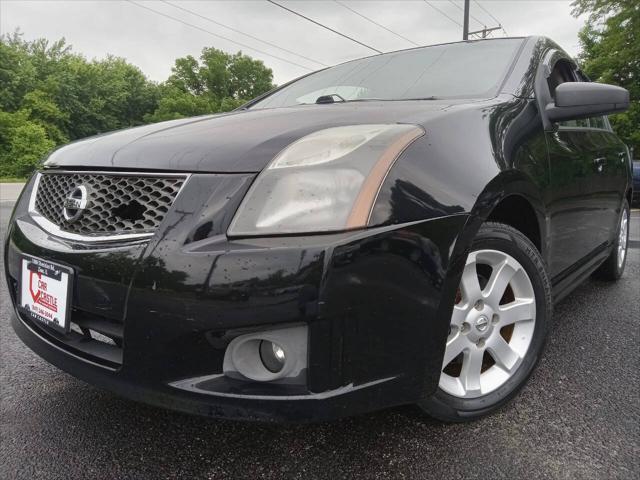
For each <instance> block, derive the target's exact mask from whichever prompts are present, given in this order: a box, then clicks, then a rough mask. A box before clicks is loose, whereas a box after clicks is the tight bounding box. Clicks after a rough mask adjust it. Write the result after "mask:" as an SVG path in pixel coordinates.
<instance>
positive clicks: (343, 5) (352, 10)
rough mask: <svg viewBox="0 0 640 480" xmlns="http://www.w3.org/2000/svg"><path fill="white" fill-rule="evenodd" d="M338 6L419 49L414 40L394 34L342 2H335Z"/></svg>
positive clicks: (337, 0)
mask: <svg viewBox="0 0 640 480" xmlns="http://www.w3.org/2000/svg"><path fill="white" fill-rule="evenodd" d="M334 1H335V2H336V3H337V4H339V5H341V6H342V7H344V8H346V9H347V10H349V11H350V12H353V13H355V14H356V15H358V16H359V17H362V18H364V19H365V20H366V21H368V22H370V23H373V24H374V25H377V26H378V27H380V28H382V29H383V30H386V31H387V32H389V33H392V34H394V35H395V36H396V37H399V38H401V39H403V40H405V41H407V42H409V43H410V44H411V45H415V46H416V47H419V46H420V45H418V44H417V43H416V42H414V41H413V40H409V39H408V38H407V37H405V36H403V35H400V34H399V33H397V32H394V31H393V30H391V29H390V28H387V27H385V26H384V25H381V24H380V23H378V22H376V21H375V20H373V19H371V18H369V17H367V16H366V15H363V14H362V13H360V12H357V11H355V10H354V9H353V8H351V7H349V6H348V5H345V4H344V3H342V2H340V1H339V0H334Z"/></svg>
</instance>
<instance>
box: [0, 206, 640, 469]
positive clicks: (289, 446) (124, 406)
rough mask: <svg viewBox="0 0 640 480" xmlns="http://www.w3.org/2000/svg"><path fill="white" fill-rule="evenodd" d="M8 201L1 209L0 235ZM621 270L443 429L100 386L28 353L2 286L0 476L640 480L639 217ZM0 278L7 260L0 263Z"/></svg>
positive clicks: (378, 416)
mask: <svg viewBox="0 0 640 480" xmlns="http://www.w3.org/2000/svg"><path fill="white" fill-rule="evenodd" d="M10 208H11V203H10V202H2V203H0V224H1V225H0V227H1V233H2V237H3V238H4V234H5V232H6V226H7V221H8V217H9V213H10ZM630 247H631V248H630V251H629V258H628V263H627V270H626V273H625V275H624V277H623V278H622V279H621V280H620V281H619V282H617V283H615V284H610V283H605V282H601V281H597V280H589V281H588V282H586V283H585V284H584V285H582V286H581V287H579V288H578V289H577V290H576V291H575V292H574V293H573V294H572V295H571V296H570V297H569V298H568V299H566V300H565V301H563V302H562V303H560V304H559V305H558V306H557V307H556V311H555V315H554V324H553V328H552V332H551V337H550V339H549V342H548V346H547V349H546V352H545V354H544V357H543V359H542V361H541V363H540V365H539V367H538V369H537V370H536V372H535V373H534V374H533V376H532V377H531V380H530V381H529V383H528V385H527V386H526V387H525V388H524V390H523V391H522V393H521V394H520V396H519V397H518V398H517V399H516V400H515V401H514V402H512V403H511V404H509V405H508V406H507V407H505V408H504V409H502V410H501V411H500V412H498V413H497V414H495V415H493V416H491V417H488V418H485V419H482V420H479V421H477V422H474V423H469V424H454V425H451V424H443V423H439V422H437V421H435V420H432V419H430V418H428V417H426V416H424V415H423V414H421V413H420V412H419V411H418V410H417V409H416V408H414V407H411V406H407V407H401V408H394V409H389V410H385V411H382V412H377V413H372V414H368V415H364V416H360V417H355V418H350V419H346V420H340V421H336V422H332V423H324V424H318V425H304V426H282V425H264V424H251V423H236V422H227V421H219V420H209V419H205V418H200V417H194V416H189V415H184V414H180V413H173V412H170V411H165V410H162V409H158V408H153V407H148V406H145V405H142V404H138V403H134V402H131V401H128V400H124V399H122V398H119V397H117V396H115V395H113V394H111V393H109V392H105V391H101V390H99V389H97V388H94V387H92V386H89V385H87V384H85V383H83V382H81V381H80V380H76V379H75V378H73V377H71V376H69V375H67V374H65V373H63V372H62V371H60V370H58V369H56V368H55V367H53V366H51V365H49V364H48V363H46V362H45V361H44V360H42V359H40V358H39V357H38V356H36V355H35V354H33V353H32V352H31V351H30V350H29V349H27V347H25V346H24V345H23V344H22V343H21V342H20V341H19V340H18V339H17V337H16V336H15V334H14V333H13V331H12V329H11V327H10V325H9V305H8V302H9V300H8V294H7V289H6V285H5V283H4V279H2V281H1V282H0V284H1V290H0V301H1V302H2V304H1V305H2V311H1V313H0V478H2V479H14V478H15V479H39V478H42V479H48V480H52V479H58V478H59V479H119V478H123V479H164V478H167V479H173V478H188V479H191V478H250V479H256V478H299V479H312V478H330V479H338V478H410V479H418V478H442V479H445V478H446V479H457V478H477V479H494V478H527V479H542V478H554V479H555V478H558V479H578V478H579V479H591V478H597V479H613V478H639V477H640V446H639V444H640V374H639V367H640V348H639V347H638V345H639V344H640V212H638V211H636V212H634V213H633V219H632V223H631V245H630ZM0 271H2V272H4V266H2V268H1V269H0Z"/></svg>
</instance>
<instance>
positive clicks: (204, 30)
mask: <svg viewBox="0 0 640 480" xmlns="http://www.w3.org/2000/svg"><path fill="white" fill-rule="evenodd" d="M125 1H127V2H129V3H131V4H133V5H135V6H137V7H140V8H144V9H145V10H149V11H150V12H153V13H155V14H157V15H160V16H162V17H165V18H169V19H171V20H174V21H176V22H179V23H182V24H183V25H186V26H188V27H191V28H195V29H196V30H200V31H201V32H204V33H208V34H209V35H213V36H214V37H217V38H221V39H222V40H225V41H227V42H230V43H235V44H236V45H240V46H241V47H244V48H246V49H248V50H253V51H254V52H258V53H261V54H262V55H266V56H268V57H271V58H275V59H277V60H280V61H281V62H286V63H289V64H291V65H295V66H296V67H300V68H303V69H305V70H308V71H310V72H311V71H313V69H311V68H309V67H305V66H304V65H300V64H299V63H296V62H292V61H291V60H287V59H286V58H282V57H278V56H277V55H273V54H271V53H267V52H265V51H263V50H259V49H257V48H255V47H250V46H249V45H246V44H244V43H240V42H237V41H235V40H231V39H230V38H227V37H223V36H222V35H218V34H217V33H213V32H211V31H209V30H207V29H205V28H202V27H199V26H197V25H194V24H192V23H189V22H185V21H184V20H180V19H179V18H176V17H173V16H171V15H168V14H166V13H162V12H160V11H158V10H154V9H153V8H151V7H147V6H146V5H141V4H139V3H138V2H134V1H133V0H125Z"/></svg>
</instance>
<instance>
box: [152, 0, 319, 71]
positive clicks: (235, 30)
mask: <svg viewBox="0 0 640 480" xmlns="http://www.w3.org/2000/svg"><path fill="white" fill-rule="evenodd" d="M161 1H162V3H166V4H167V5H170V6H172V7H173V8H177V9H179V10H182V11H183V12H187V13H190V14H191V15H195V16H196V17H199V18H202V19H203V20H206V21H208V22H211V23H213V24H215V25H218V26H220V27H222V28H226V29H227V30H231V31H232V32H235V33H239V34H240V35H244V36H245V37H249V38H252V39H253V40H256V41H258V42H261V43H264V44H266V45H269V46H271V47H274V48H277V49H278V50H282V51H283V52H287V53H289V54H291V55H295V56H296V57H300V58H304V59H305V60H308V61H310V62H313V63H317V64H318V65H322V66H323V67H328V66H329V65H327V64H324V63H322V62H319V61H318V60H314V59H313V58H309V57H305V56H304V55H300V54H299V53H296V52H292V51H291V50H287V49H286V48H283V47H280V46H278V45H276V44H274V43H271V42H267V41H266V40H262V39H260V38H258V37H254V36H253V35H250V34H248V33H245V32H241V31H240V30H237V29H235V28H233V27H230V26H228V25H225V24H224V23H220V22H217V21H216V20H213V19H212V18H209V17H205V16H204V15H202V14H200V13H198V12H194V11H193V10H189V9H188V8H184V7H182V6H179V5H175V4H173V3H171V2H167V1H166V0H161Z"/></svg>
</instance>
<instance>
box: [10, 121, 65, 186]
mask: <svg viewBox="0 0 640 480" xmlns="http://www.w3.org/2000/svg"><path fill="white" fill-rule="evenodd" d="M54 146H55V143H54V142H53V141H52V140H50V139H48V138H47V132H46V131H45V129H44V128H43V127H42V126H41V125H38V124H37V123H34V122H31V121H29V120H28V116H27V114H26V113H25V112H22V111H21V112H17V113H7V112H1V111H0V175H3V176H9V177H24V176H27V175H29V174H30V173H31V172H32V171H33V170H34V169H35V168H36V166H37V165H38V162H39V161H40V160H42V158H43V157H44V156H45V155H46V154H47V152H49V151H50V150H51V149H53V147H54Z"/></svg>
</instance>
